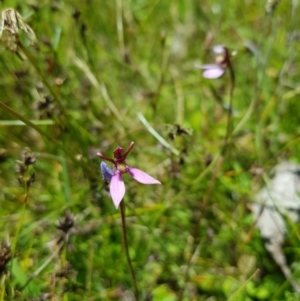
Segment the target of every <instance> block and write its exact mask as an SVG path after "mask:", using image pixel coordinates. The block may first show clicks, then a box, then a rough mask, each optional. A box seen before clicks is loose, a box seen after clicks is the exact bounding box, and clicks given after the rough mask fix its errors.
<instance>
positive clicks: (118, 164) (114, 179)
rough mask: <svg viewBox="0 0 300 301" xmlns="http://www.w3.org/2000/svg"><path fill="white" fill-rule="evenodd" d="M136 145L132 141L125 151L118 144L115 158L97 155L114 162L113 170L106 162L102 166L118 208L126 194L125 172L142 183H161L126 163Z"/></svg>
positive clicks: (104, 176)
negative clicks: (123, 176) (123, 177)
mask: <svg viewBox="0 0 300 301" xmlns="http://www.w3.org/2000/svg"><path fill="white" fill-rule="evenodd" d="M133 146H134V142H131V143H130V145H129V147H128V149H127V151H126V152H125V153H123V151H124V149H123V148H122V147H120V146H118V147H117V148H116V149H115V151H114V158H113V159H112V158H108V157H106V156H105V155H104V154H102V153H98V154H97V155H98V156H99V157H100V158H101V159H103V160H106V161H109V162H111V163H113V164H114V169H113V170H112V169H111V168H110V167H109V166H108V165H107V164H106V163H105V162H101V164H100V168H101V172H102V175H103V178H104V179H105V180H107V181H109V182H110V185H109V190H110V195H111V197H112V200H113V203H114V205H115V206H116V208H118V207H119V205H120V203H121V201H122V199H123V197H124V195H125V190H126V189H125V184H124V181H123V179H122V175H123V174H124V173H128V174H129V175H130V176H131V177H132V178H134V179H135V180H136V181H138V182H140V183H142V184H161V183H160V182H159V181H158V180H156V179H154V178H152V177H151V176H149V175H148V174H146V173H145V172H143V171H141V170H139V169H137V168H134V167H130V166H128V165H127V163H126V161H125V160H126V157H127V155H128V154H129V153H130V151H131V150H132V148H133Z"/></svg>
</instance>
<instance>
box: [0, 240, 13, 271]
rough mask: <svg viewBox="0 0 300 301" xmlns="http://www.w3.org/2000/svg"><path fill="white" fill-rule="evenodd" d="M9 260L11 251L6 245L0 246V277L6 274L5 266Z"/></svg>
mask: <svg viewBox="0 0 300 301" xmlns="http://www.w3.org/2000/svg"><path fill="white" fill-rule="evenodd" d="M10 260H11V249H10V245H9V244H8V243H4V242H2V243H1V244H0V275H1V274H3V273H5V272H6V266H7V264H8V262H9V261H10Z"/></svg>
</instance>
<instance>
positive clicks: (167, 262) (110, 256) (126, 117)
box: [0, 0, 300, 301]
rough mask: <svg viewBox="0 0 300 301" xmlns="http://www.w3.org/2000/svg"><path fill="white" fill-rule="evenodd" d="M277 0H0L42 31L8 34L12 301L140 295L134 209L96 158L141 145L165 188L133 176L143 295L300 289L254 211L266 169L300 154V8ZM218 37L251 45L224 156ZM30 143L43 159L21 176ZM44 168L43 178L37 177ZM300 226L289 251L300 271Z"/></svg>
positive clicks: (7, 207) (3, 160)
mask: <svg viewBox="0 0 300 301" xmlns="http://www.w3.org/2000/svg"><path fill="white" fill-rule="evenodd" d="M271 2H272V1H269V3H271ZM273 2H275V1H273ZM266 4H267V1H254V0H253V1H237V0H230V1H196V0H177V1H167V0H155V1H146V0H139V1H138V0H132V1H130V0H116V1H95V0H90V1H77V0H73V1H60V0H54V1H46V0H41V1H29V0H28V1H13V0H7V1H2V2H1V5H0V8H1V9H2V10H4V9H6V8H9V7H11V8H15V9H16V10H17V11H18V12H19V13H20V14H21V15H22V16H23V18H24V21H25V22H26V23H27V24H28V25H29V26H30V27H31V28H32V29H33V31H34V32H35V34H36V41H35V44H34V45H30V43H29V42H30V41H29V40H28V38H27V37H26V34H25V33H24V31H22V30H21V31H20V40H21V42H20V45H19V47H18V49H17V51H15V52H13V51H10V50H9V49H8V47H7V45H6V42H5V41H4V39H2V42H1V45H0V101H1V106H0V205H1V221H0V227H1V231H0V239H1V241H3V242H7V243H8V242H9V243H10V246H11V250H12V255H14V259H12V260H11V261H10V262H8V263H7V266H6V272H1V262H2V261H1V260H2V259H1V258H2V257H1V256H2V255H1V254H2V253H1V251H0V272H1V277H2V278H1V281H0V289H1V293H0V301H1V300H44V299H35V298H38V297H39V296H41V295H42V294H49V295H48V299H49V300H63V301H66V300H70V301H71V300H75V301H76V300H121V298H125V296H126V295H129V296H131V295H132V294H133V292H134V290H133V284H132V281H131V277H130V272H129V270H128V265H127V262H126V256H125V250H124V248H123V245H122V223H121V215H120V210H116V209H115V207H114V205H113V203H112V201H111V198H110V196H109V193H108V192H107V190H106V185H105V183H104V181H103V180H102V176H101V174H100V171H99V163H100V159H99V158H98V157H97V156H96V153H97V152H99V151H101V152H103V153H105V154H106V155H107V156H109V157H111V156H112V152H113V151H114V149H115V148H116V147H117V146H118V145H120V146H122V147H124V148H125V149H126V148H127V147H128V145H129V143H130V142H131V141H134V142H135V147H134V148H133V150H132V152H131V153H130V155H129V156H128V158H127V163H128V164H129V165H130V166H134V167H137V168H140V169H141V170H144V171H145V172H147V173H149V174H150V175H152V176H153V177H155V178H157V179H158V180H159V181H160V182H161V183H162V185H161V186H156V185H154V186H147V185H140V184H138V183H137V182H136V181H134V180H133V179H131V178H130V177H128V176H127V175H124V179H125V183H126V189H127V190H126V195H125V199H124V201H125V205H126V214H127V230H128V232H127V235H128V242H129V253H130V256H131V259H132V264H133V268H134V271H135V275H136V278H137V283H138V289H139V294H140V300H155V301H156V300H157V301H172V300H231V301H232V300H249V301H250V300H298V299H299V297H297V296H296V295H295V293H294V292H293V289H292V287H291V286H290V285H289V283H288V282H287V281H286V279H285V278H284V276H283V275H282V273H281V271H280V269H279V268H278V267H277V266H276V265H275V263H274V262H273V260H272V258H271V256H270V255H269V254H268V253H267V251H266V250H265V248H264V245H263V241H262V239H261V238H260V235H259V232H258V231H256V230H255V229H254V228H253V223H254V221H253V219H252V215H251V212H250V211H249V206H248V205H249V203H251V201H253V198H254V196H255V192H256V191H257V190H258V189H259V187H261V186H262V184H263V180H262V176H263V175H264V174H265V173H268V172H269V170H270V168H272V167H273V166H274V165H276V163H277V162H279V161H280V160H283V159H289V160H291V161H294V162H299V151H300V147H299V134H300V125H299V118H298V112H299V110H300V103H299V82H298V80H299V78H300V77H299V76H300V72H299V70H298V69H299V68H298V61H299V59H300V44H299V31H298V18H297V16H298V15H299V12H300V11H299V6H297V4H296V1H280V2H279V4H278V6H276V7H274V10H273V11H272V13H266V10H265V6H266ZM6 34H7V33H6ZM216 44H224V45H226V47H228V48H229V49H230V51H234V50H236V51H237V54H236V55H235V56H233V57H232V60H231V62H232V66H233V69H234V72H235V89H234V92H233V98H232V103H233V107H232V109H233V110H232V111H233V114H232V119H231V127H230V137H229V138H230V139H229V140H228V146H227V152H226V153H225V156H224V157H223V158H222V157H221V152H222V148H223V146H224V140H225V136H226V129H227V123H228V118H227V116H228V104H229V102H230V96H229V95H230V86H231V82H230V76H229V72H228V71H227V72H226V74H225V75H224V76H223V77H222V78H220V79H216V80H208V79H205V78H203V77H202V73H201V71H200V70H199V69H196V68H195V67H194V64H195V63H198V64H202V63H209V62H213V60H214V56H213V53H212V51H211V47H212V46H213V45H216ZM45 99H48V102H47V103H46V104H45ZM41 102H44V104H42V103H41ZM177 125H179V126H180V128H179V129H181V130H179V131H178V126H177ZM24 149H27V150H28V152H29V150H30V151H31V153H32V155H33V156H34V157H37V159H36V161H35V162H34V163H33V164H32V165H30V167H29V169H28V170H27V169H25V170H23V171H21V172H20V171H19V172H16V165H17V164H19V165H20V164H21V163H20V162H19V163H17V162H18V161H22V153H24ZM221 159H223V161H221ZM258 169H261V170H262V171H263V174H260V173H255V172H253V171H255V170H258ZM33 173H34V174H35V182H34V183H33V184H32V185H29V186H28V185H26V184H24V181H25V182H26V179H29V177H30V175H32V174H33ZM18 176H23V185H20V183H19V181H18ZM66 212H71V213H72V214H73V215H74V218H75V221H74V223H75V225H74V227H73V228H72V230H70V231H71V232H72V233H71V234H72V235H70V236H68V235H67V237H65V236H64V238H62V232H61V231H59V230H58V229H57V228H56V225H57V223H58V220H59V219H62V218H63V217H65V215H66ZM295 231H298V227H297V226H296V227H295ZM298 237H299V235H298V234H297V233H296V234H293V235H289V236H288V238H287V243H286V245H285V246H284V249H285V251H286V253H287V254H288V255H289V265H290V266H292V268H293V272H294V276H295V278H296V279H299V278H300V272H299V264H298V261H299V257H298V255H299V251H298V247H299V239H298ZM61 239H62V240H61ZM3 248H4V247H3V245H2V249H1V250H3ZM34 273H35V274H34ZM30 277H32V279H31V278H30ZM30 280H31V281H30ZM45 296H46V295H45ZM128 298H129V297H128ZM297 298H298V299H297ZM45 300H47V299H45ZM128 300H129V299H128ZM299 300H300V299H299Z"/></svg>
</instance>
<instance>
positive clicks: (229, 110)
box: [221, 59, 235, 157]
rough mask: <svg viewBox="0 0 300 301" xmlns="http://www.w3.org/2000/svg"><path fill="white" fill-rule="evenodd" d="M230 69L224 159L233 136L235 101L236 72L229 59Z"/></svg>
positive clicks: (222, 153)
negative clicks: (233, 105)
mask: <svg viewBox="0 0 300 301" xmlns="http://www.w3.org/2000/svg"><path fill="white" fill-rule="evenodd" d="M228 69H229V75H230V90H229V108H228V115H227V128H226V136H225V140H224V145H223V148H222V150H221V156H222V157H224V156H225V154H226V151H227V146H228V144H229V140H230V135H231V120H232V99H233V91H234V87H235V76H234V70H233V68H232V65H231V61H230V59H228Z"/></svg>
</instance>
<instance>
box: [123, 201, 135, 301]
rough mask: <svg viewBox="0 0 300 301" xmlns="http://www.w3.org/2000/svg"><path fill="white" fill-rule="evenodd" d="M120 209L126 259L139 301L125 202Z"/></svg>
mask: <svg viewBox="0 0 300 301" xmlns="http://www.w3.org/2000/svg"><path fill="white" fill-rule="evenodd" d="M120 208H121V217H122V230H123V244H124V248H125V253H126V259H127V263H128V267H129V270H130V274H131V278H132V283H133V286H134V295H135V299H136V301H139V292H138V288H137V283H136V278H135V274H134V271H133V268H132V263H131V259H130V256H129V248H128V241H127V231H126V218H125V203H124V200H122V202H121V204H120Z"/></svg>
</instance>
